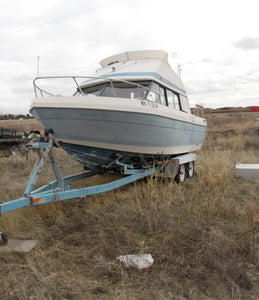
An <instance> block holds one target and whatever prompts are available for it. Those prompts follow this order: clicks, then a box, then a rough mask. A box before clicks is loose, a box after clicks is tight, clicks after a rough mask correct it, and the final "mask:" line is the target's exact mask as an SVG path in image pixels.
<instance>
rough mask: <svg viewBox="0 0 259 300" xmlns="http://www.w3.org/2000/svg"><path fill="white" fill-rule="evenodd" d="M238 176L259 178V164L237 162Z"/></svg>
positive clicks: (252, 178)
mask: <svg viewBox="0 0 259 300" xmlns="http://www.w3.org/2000/svg"><path fill="white" fill-rule="evenodd" d="M236 176H237V177H238V176H241V177H244V178H246V179H250V180H259V164H241V163H237V164H236Z"/></svg>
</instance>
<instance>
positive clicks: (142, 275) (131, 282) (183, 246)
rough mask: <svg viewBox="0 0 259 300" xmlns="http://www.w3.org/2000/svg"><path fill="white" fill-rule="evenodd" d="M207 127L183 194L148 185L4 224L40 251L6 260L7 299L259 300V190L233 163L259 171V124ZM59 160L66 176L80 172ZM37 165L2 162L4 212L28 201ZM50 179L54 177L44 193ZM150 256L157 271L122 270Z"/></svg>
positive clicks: (0, 223)
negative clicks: (137, 257)
mask: <svg viewBox="0 0 259 300" xmlns="http://www.w3.org/2000/svg"><path fill="white" fill-rule="evenodd" d="M249 116H251V117H249ZM206 117H207V118H208V124H209V128H208V132H207V137H206V141H205V143H204V147H203V149H202V150H201V151H199V152H198V153H197V161H196V164H195V173H196V174H195V176H194V177H193V178H192V179H188V180H186V182H185V183H184V184H181V185H178V184H176V183H175V182H174V181H171V180H170V181H169V180H166V181H165V180H158V179H156V178H149V179H147V180H143V181H139V182H136V183H134V184H131V185H128V186H125V187H123V188H120V189H118V190H114V191H111V192H108V193H104V194H100V195H96V196H90V197H88V198H85V199H83V200H71V201H67V202H64V203H56V204H51V205H46V206H41V207H39V208H38V209H36V208H35V207H33V208H28V209H22V210H19V211H16V212H12V213H9V214H6V215H3V216H2V217H1V218H0V231H3V232H5V233H6V234H7V235H8V236H9V238H15V239H37V240H39V243H38V245H37V246H36V248H34V249H33V250H32V251H31V252H29V253H27V254H24V253H0V262H1V264H0V282H1V288H0V299H175V300H183V299H197V300H198V299H251V300H252V299H258V297H259V290H258V280H259V276H258V269H259V268H258V195H259V181H256V182H253V181H249V180H246V179H243V178H236V177H235V163H237V162H243V163H259V161H258V157H259V155H258V154H259V147H258V144H257V141H258V138H259V133H258V121H256V118H257V117H258V116H257V115H255V114H252V115H247V114H246V115H242V114H241V116H238V117H236V116H233V118H232V117H231V116H229V115H226V114H225V115H217V117H215V116H213V115H211V114H210V115H207V116H206ZM230 117H231V120H229V118H230ZM215 118H221V120H216V119H215ZM20 122H21V121H20ZM25 123H26V122H25V120H24V122H21V123H19V125H18V124H16V126H18V127H19V126H21V127H23V126H25ZM10 124H11V123H9V125H10ZM27 125H28V126H32V127H33V128H31V127H30V129H35V128H34V126H35V123H33V124H30V125H29V124H26V126H27ZM0 126H2V125H1V122H0ZM18 127H17V128H18ZM23 128H24V127H23ZM57 155H58V157H59V160H60V161H61V164H62V170H63V173H64V174H65V175H67V174H71V170H73V172H77V171H81V170H82V167H81V166H80V165H78V164H77V163H76V162H74V161H73V160H72V159H71V158H70V157H69V156H68V155H66V153H64V152H63V151H62V150H61V149H57ZM35 159H36V155H35V153H30V155H29V158H28V161H27V160H26V158H25V156H23V155H22V154H20V155H19V156H15V157H14V156H11V157H9V158H0V172H1V177H0V201H1V202H5V201H9V200H10V199H15V198H18V197H20V196H22V194H23V191H24V188H25V185H26V182H27V179H28V176H29V174H30V172H31V170H32V167H33V164H34V162H35ZM52 179H53V177H52V174H51V170H50V168H47V169H45V170H44V173H43V174H42V176H41V177H40V180H39V185H42V184H44V183H46V182H49V181H50V180H52ZM111 179H112V178H110V177H109V176H108V175H105V176H96V177H95V178H91V179H86V180H84V182H81V183H78V184H77V186H80V185H81V186H83V185H89V186H90V185H93V184H99V183H101V182H105V181H107V180H111ZM146 253H150V254H152V256H153V257H154V260H155V262H154V265H153V266H152V267H151V268H149V269H146V270H142V271H139V270H137V269H134V268H130V269H126V268H125V267H124V266H123V265H120V264H119V263H118V262H116V260H115V258H116V257H117V256H119V255H123V254H146Z"/></svg>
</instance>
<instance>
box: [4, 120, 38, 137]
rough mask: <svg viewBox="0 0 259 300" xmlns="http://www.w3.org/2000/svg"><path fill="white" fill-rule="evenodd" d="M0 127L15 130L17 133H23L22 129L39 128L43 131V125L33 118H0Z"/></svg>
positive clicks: (28, 130)
mask: <svg viewBox="0 0 259 300" xmlns="http://www.w3.org/2000/svg"><path fill="white" fill-rule="evenodd" d="M0 127H4V128H10V129H14V130H16V132H17V134H23V131H25V132H30V131H31V130H39V131H40V132H41V133H44V129H43V127H42V126H41V125H40V123H38V122H37V120H35V119H26V120H0Z"/></svg>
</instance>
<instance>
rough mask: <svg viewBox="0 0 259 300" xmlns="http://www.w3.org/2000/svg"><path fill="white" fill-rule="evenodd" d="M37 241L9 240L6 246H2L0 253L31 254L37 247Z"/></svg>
mask: <svg viewBox="0 0 259 300" xmlns="http://www.w3.org/2000/svg"><path fill="white" fill-rule="evenodd" d="M37 243H38V241H36V240H8V243H7V244H6V245H4V246H0V252H12V251H16V252H29V251H30V250H31V249H32V248H33V247H35V246H36V244H37Z"/></svg>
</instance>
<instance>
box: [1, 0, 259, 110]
mask: <svg viewBox="0 0 259 300" xmlns="http://www.w3.org/2000/svg"><path fill="white" fill-rule="evenodd" d="M258 8H259V2H258V0H217V1H216V0H213V1H212V0H159V1H157V0H117V1H116V0H44V1H42V0H16V1H15V0H0V114H5V113H17V114H18V113H23V114H27V113H28V112H29V108H30V103H31V100H32V99H33V98H34V97H35V95H34V89H33V84H32V82H33V79H34V78H35V77H37V73H38V66H39V75H40V76H56V75H60V76H61V75H81V76H87V75H92V74H93V72H94V71H95V70H96V69H99V68H100V65H99V62H100V60H102V59H103V58H106V57H108V56H111V55H114V54H117V53H121V52H125V51H133V50H145V49H159V50H164V51H166V52H167V53H168V58H169V64H170V65H171V67H172V68H173V69H174V70H175V71H176V70H177V66H178V65H180V66H181V78H182V81H183V84H184V86H185V88H186V90H187V93H188V98H189V102H190V105H191V106H192V107H194V106H195V104H201V105H204V106H205V107H211V108H219V107H226V106H242V107H245V106H254V105H259V30H258V28H259V17H258ZM38 58H39V59H38ZM38 61H39V65H38Z"/></svg>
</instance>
